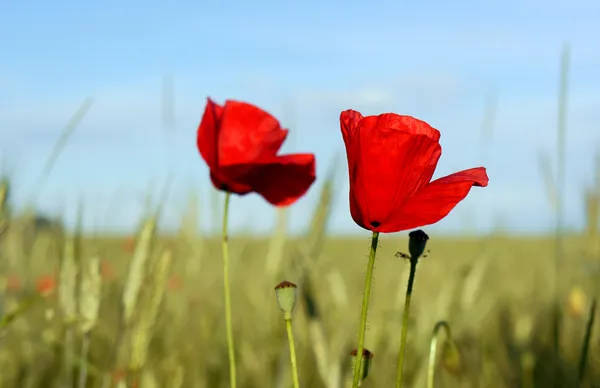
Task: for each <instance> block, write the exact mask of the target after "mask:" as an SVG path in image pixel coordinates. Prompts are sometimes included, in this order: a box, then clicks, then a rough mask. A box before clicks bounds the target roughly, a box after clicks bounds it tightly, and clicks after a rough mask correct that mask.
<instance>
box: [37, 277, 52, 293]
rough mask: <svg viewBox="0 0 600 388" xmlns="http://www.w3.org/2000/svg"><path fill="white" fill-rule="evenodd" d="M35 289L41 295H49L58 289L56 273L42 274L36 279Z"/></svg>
mask: <svg viewBox="0 0 600 388" xmlns="http://www.w3.org/2000/svg"><path fill="white" fill-rule="evenodd" d="M35 289H36V291H37V293H38V294H39V295H41V296H49V295H51V294H52V293H54V290H55V289H56V279H55V277H54V275H41V276H39V277H38V278H37V279H36V282H35Z"/></svg>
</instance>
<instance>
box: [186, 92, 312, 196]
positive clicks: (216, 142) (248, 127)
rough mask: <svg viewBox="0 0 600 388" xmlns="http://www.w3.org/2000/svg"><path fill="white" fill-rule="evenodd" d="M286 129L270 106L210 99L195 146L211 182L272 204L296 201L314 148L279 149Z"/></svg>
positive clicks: (308, 183)
mask: <svg viewBox="0 0 600 388" xmlns="http://www.w3.org/2000/svg"><path fill="white" fill-rule="evenodd" d="M287 134H288V131H287V130H286V129H283V128H281V126H280V124H279V121H278V120H277V119H276V118H275V117H273V116H272V115H271V114H269V113H268V112H266V111H264V110H262V109H260V108H258V107H256V106H254V105H251V104H248V103H244V102H239V101H232V100H227V101H226V102H225V104H224V105H222V106H221V105H218V104H216V103H215V102H213V101H212V100H211V99H208V101H207V103H206V108H205V110H204V115H203V116H202V121H201V122H200V125H199V127H198V132H197V146H198V150H199V151H200V154H201V155H202V158H203V159H204V161H205V162H206V164H207V165H208V168H209V169H210V178H211V181H212V183H213V185H214V186H215V187H216V188H217V189H219V190H223V191H228V192H231V193H235V194H239V195H244V194H248V193H251V192H255V193H258V194H260V195H261V196H263V197H264V198H265V199H266V200H267V201H268V202H269V203H271V204H273V205H276V206H288V205H291V204H292V203H294V202H296V201H297V200H298V199H299V198H300V197H302V196H303V195H304V194H305V193H306V192H307V191H308V189H309V188H310V186H311V185H312V183H313V182H314V181H315V178H316V171H315V157H314V155H313V154H290V155H277V152H278V151H279V149H280V148H281V146H282V144H283V142H284V141H285V138H286V137H287Z"/></svg>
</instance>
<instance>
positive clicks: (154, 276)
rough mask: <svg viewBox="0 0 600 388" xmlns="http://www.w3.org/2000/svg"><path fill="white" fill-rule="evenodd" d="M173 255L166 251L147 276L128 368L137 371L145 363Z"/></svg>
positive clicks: (134, 327) (134, 328)
mask: <svg viewBox="0 0 600 388" xmlns="http://www.w3.org/2000/svg"><path fill="white" fill-rule="evenodd" d="M172 261H173V253H172V251H171V250H169V249H166V250H165V251H163V253H162V255H161V256H160V257H159V259H158V260H156V261H155V262H154V263H153V265H152V268H151V271H150V274H149V275H150V276H148V280H147V284H146V285H145V287H144V290H143V293H142V295H143V298H141V300H140V309H139V310H138V311H139V314H138V319H137V320H136V322H135V324H134V326H133V328H132V333H131V334H132V338H131V357H130V360H129V368H130V370H132V371H139V370H141V368H142V367H143V366H144V364H145V363H146V360H147V357H148V347H149V345H150V340H151V339H152V335H153V329H154V326H155V324H156V319H157V316H158V312H159V309H160V305H161V303H162V300H163V297H164V294H165V290H166V288H167V279H168V277H169V272H170V270H171V264H172Z"/></svg>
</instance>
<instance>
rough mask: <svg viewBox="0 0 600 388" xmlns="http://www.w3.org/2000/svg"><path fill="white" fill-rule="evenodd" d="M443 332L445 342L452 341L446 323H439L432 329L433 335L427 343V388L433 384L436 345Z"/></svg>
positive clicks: (431, 387) (450, 332)
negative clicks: (440, 333)
mask: <svg viewBox="0 0 600 388" xmlns="http://www.w3.org/2000/svg"><path fill="white" fill-rule="evenodd" d="M442 330H443V331H444V332H445V334H446V341H452V331H451V330H450V325H448V322H446V321H439V322H437V323H436V324H435V326H434V327H433V333H432V335H431V341H430V342H429V363H428V365H427V388H433V382H434V379H435V365H436V358H437V344H438V338H439V332H440V331H442Z"/></svg>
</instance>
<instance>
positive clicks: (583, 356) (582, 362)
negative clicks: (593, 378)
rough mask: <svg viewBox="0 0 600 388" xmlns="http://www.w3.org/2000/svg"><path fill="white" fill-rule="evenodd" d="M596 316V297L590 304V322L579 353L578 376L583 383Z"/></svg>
mask: <svg viewBox="0 0 600 388" xmlns="http://www.w3.org/2000/svg"><path fill="white" fill-rule="evenodd" d="M595 316H596V298H594V300H592V305H591V306H590V312H589V315H588V322H587V325H586V328H585V336H584V337H583V345H582V346H581V353H580V355H579V367H578V368H577V377H578V380H579V382H580V383H583V379H584V378H585V369H586V366H587V361H588V354H589V350H590V339H591V338H592V328H593V327H594V318H595Z"/></svg>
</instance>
